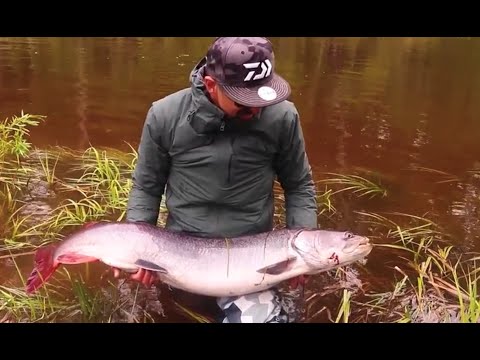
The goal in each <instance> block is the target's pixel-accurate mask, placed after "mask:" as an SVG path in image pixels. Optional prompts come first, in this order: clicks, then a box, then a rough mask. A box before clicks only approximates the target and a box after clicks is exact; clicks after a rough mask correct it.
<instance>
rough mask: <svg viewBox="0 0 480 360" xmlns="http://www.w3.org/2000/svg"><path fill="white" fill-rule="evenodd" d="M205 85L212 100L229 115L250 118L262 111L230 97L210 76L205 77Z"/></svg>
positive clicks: (244, 118) (243, 118)
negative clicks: (241, 103)
mask: <svg viewBox="0 0 480 360" xmlns="http://www.w3.org/2000/svg"><path fill="white" fill-rule="evenodd" d="M205 85H206V87H207V91H208V93H209V94H210V97H211V98H212V100H213V101H214V102H215V104H216V105H217V106H218V107H219V108H220V109H222V111H223V112H224V113H225V114H226V115H227V116H228V117H235V116H238V117H239V118H240V119H242V120H250V119H252V118H253V117H254V116H255V115H256V114H258V112H259V111H260V108H251V107H246V106H243V105H240V104H238V103H236V102H235V101H233V100H232V99H230V98H229V97H228V96H227V95H226V94H225V93H224V92H223V91H222V88H221V87H220V86H218V84H217V83H216V81H215V80H214V79H213V78H211V77H210V76H206V77H205Z"/></svg>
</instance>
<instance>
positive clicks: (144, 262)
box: [135, 259, 167, 274]
mask: <svg viewBox="0 0 480 360" xmlns="http://www.w3.org/2000/svg"><path fill="white" fill-rule="evenodd" d="M135 265H137V266H139V267H141V268H143V269H147V270H152V271H158V272H161V273H164V274H166V273H167V270H166V269H164V268H162V267H161V266H158V265H157V264H154V263H152V262H150V261H148V260H143V259H138V260H137V261H135Z"/></svg>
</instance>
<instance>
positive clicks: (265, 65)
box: [243, 59, 272, 81]
mask: <svg viewBox="0 0 480 360" xmlns="http://www.w3.org/2000/svg"><path fill="white" fill-rule="evenodd" d="M243 66H244V67H245V68H246V69H258V67H259V66H261V68H262V72H261V73H260V74H257V75H255V70H252V71H249V72H248V74H247V76H245V79H243V81H250V80H258V79H263V78H265V77H268V76H269V75H270V73H271V72H272V63H271V62H270V60H268V59H267V60H265V61H262V62H254V63H246V64H243ZM253 75H255V76H253ZM252 78H253V79H252Z"/></svg>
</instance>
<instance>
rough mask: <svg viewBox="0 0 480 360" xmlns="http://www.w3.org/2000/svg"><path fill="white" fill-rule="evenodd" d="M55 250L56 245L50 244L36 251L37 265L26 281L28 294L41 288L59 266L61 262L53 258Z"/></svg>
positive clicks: (35, 261)
mask: <svg viewBox="0 0 480 360" xmlns="http://www.w3.org/2000/svg"><path fill="white" fill-rule="evenodd" d="M54 252H55V247H54V246H53V245H50V246H47V247H43V248H40V249H39V250H37V252H36V253H35V260H34V263H35V267H34V269H33V270H32V272H31V273H30V275H29V276H28V279H27V283H26V293H27V294H31V293H33V292H35V291H36V290H37V289H38V288H40V287H41V286H42V285H43V284H44V283H45V282H46V281H47V280H48V279H49V278H50V276H52V274H53V273H54V272H55V270H56V269H57V268H58V266H59V263H55V262H54V260H53V254H54Z"/></svg>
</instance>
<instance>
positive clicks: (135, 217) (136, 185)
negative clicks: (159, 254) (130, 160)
mask: <svg viewBox="0 0 480 360" xmlns="http://www.w3.org/2000/svg"><path fill="white" fill-rule="evenodd" d="M163 130H164V123H163V122H162V121H161V119H158V118H156V116H155V114H154V112H153V106H152V107H151V108H150V109H149V111H148V113H147V117H146V120H145V123H144V125H143V130H142V135H141V138H140V144H139V147H138V158H137V164H136V166H135V169H134V171H133V174H132V189H131V191H130V194H129V199H128V204H127V214H126V220H128V221H138V222H148V223H151V224H154V225H155V224H156V223H157V220H158V214H159V209H160V202H161V200H162V195H163V193H164V189H165V184H166V182H167V177H168V173H169V168H170V157H169V154H168V151H167V150H166V149H165V148H164V147H163V146H162V142H161V134H162V131H163Z"/></svg>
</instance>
